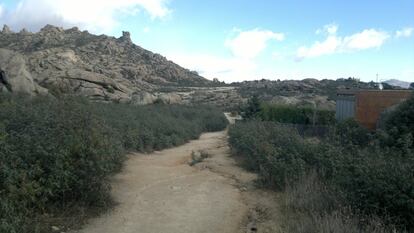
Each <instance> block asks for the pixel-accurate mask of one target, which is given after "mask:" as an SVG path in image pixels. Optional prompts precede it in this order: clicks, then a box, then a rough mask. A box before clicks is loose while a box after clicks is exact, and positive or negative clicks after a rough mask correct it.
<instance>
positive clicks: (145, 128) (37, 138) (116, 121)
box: [0, 95, 227, 232]
mask: <svg viewBox="0 0 414 233" xmlns="http://www.w3.org/2000/svg"><path fill="white" fill-rule="evenodd" d="M226 125H227V120H226V119H225V117H224V115H223V114H222V113H221V112H219V111H218V110H216V109H213V108H209V107H185V106H142V107H136V106H130V105H123V104H103V103H91V102H88V101H87V100H85V99H80V98H71V97H62V98H59V99H52V98H47V97H33V98H28V97H25V96H17V97H16V96H9V95H1V96H0V177H1V179H0V203H1V205H0V222H1V226H0V232H26V231H27V229H29V228H30V226H28V225H27V223H28V220H29V219H33V217H34V215H37V214H41V213H45V212H48V211H49V210H50V209H52V208H53V209H55V208H62V207H64V206H65V205H67V204H68V203H79V204H81V205H84V206H98V205H104V204H105V202H106V200H107V198H108V195H107V194H108V190H109V185H108V182H107V178H108V176H109V175H110V174H112V173H114V172H117V171H118V170H119V169H120V168H121V166H122V162H123V161H124V159H125V156H124V155H125V151H126V150H137V151H152V150H159V149H164V148H167V147H171V146H175V145H180V144H182V143H184V142H186V141H188V140H190V139H194V138H197V137H198V136H199V135H200V133H201V132H203V131H215V130H222V129H224V128H225V127H226ZM26 228H27V229H26Z"/></svg>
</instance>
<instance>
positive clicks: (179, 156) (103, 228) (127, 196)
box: [77, 131, 274, 233]
mask: <svg viewBox="0 0 414 233" xmlns="http://www.w3.org/2000/svg"><path fill="white" fill-rule="evenodd" d="M199 150H205V151H208V153H209V155H210V156H209V158H208V159H206V160H205V161H204V162H202V163H199V164H197V165H195V166H193V167H191V166H189V165H188V161H189V160H190V157H191V152H192V151H199ZM255 179H256V175H254V174H251V173H248V172H246V171H244V170H243V169H241V168H239V166H237V163H236V162H235V161H234V159H233V158H231V156H230V151H229V147H228V144H227V132H226V131H223V132H217V133H206V134H203V135H202V136H201V137H200V139H198V140H194V141H191V142H190V143H187V144H185V145H183V146H180V147H176V148H172V149H168V150H164V151H161V152H155V153H152V154H148V155H146V154H138V153H136V154H131V155H129V159H128V161H127V162H126V165H125V168H124V170H123V171H122V172H121V173H120V174H118V175H116V176H115V177H114V179H113V181H112V187H113V191H112V196H113V197H114V199H115V201H116V203H118V204H117V205H116V207H115V208H114V209H113V210H112V211H110V212H109V213H107V214H104V215H103V216H101V217H99V218H97V219H92V220H91V221H90V222H89V224H87V225H86V226H85V227H84V228H83V229H82V230H80V231H77V232H79V233H202V232H206V233H207V232H209V233H211V232H214V233H216V232H217V233H236V232H243V233H246V232H251V229H250V228H253V232H256V231H254V230H255V227H256V225H257V223H256V221H257V219H258V217H257V216H256V215H257V214H256V212H257V211H256V210H257V206H258V205H259V204H258V203H256V202H257V200H258V199H261V198H262V197H264V196H265V195H264V194H263V192H259V191H257V190H256V189H255V188H254V185H253V184H254V180H255ZM249 190H251V191H249ZM255 190H256V191H255ZM258 192H259V193H258ZM264 200H266V198H265V199H264ZM267 200H268V199H267ZM273 225H274V224H273ZM258 232H267V230H266V231H258Z"/></svg>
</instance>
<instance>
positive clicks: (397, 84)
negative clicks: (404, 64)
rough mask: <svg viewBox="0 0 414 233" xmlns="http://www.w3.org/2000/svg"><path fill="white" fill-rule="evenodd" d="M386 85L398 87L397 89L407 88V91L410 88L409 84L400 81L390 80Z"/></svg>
mask: <svg viewBox="0 0 414 233" xmlns="http://www.w3.org/2000/svg"><path fill="white" fill-rule="evenodd" d="M385 83H387V84H389V85H392V86H397V87H401V88H407V89H408V88H409V87H410V83H409V82H404V81H401V80H398V79H390V80H387V81H385Z"/></svg>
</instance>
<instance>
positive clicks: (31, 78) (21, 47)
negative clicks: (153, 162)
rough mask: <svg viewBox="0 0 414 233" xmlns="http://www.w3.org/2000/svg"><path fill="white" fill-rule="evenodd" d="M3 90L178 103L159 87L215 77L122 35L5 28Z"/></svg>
mask: <svg viewBox="0 0 414 233" xmlns="http://www.w3.org/2000/svg"><path fill="white" fill-rule="evenodd" d="M0 48H2V49H1V50H0V71H1V76H0V90H1V91H9V92H10V91H11V92H25V93H28V94H31V95H34V94H38V93H47V92H49V93H50V94H52V95H53V94H55V93H57V92H60V93H64V94H74V95H82V96H86V97H88V98H90V99H93V100H98V101H117V102H132V103H134V102H135V101H136V103H135V104H148V103H152V102H154V101H156V100H157V99H161V100H162V101H163V102H166V103H176V102H179V101H180V98H178V97H177V95H175V94H168V93H164V94H156V93H155V90H156V89H159V88H160V87H164V86H170V87H180V86H208V85H210V84H211V82H210V81H208V80H206V79H204V78H203V77H201V76H199V75H197V74H195V73H193V72H191V71H189V70H187V69H184V68H182V67H180V66H178V65H176V64H174V63H173V62H171V61H169V60H167V59H166V58H165V57H163V56H161V55H159V54H154V53H152V52H150V51H147V50H145V49H143V48H141V47H139V46H137V45H135V44H133V43H132V40H131V37H130V33H129V32H123V35H122V37H120V38H118V39H117V38H114V37H109V36H106V35H100V36H96V35H92V34H90V33H88V32H87V31H80V30H79V29H78V28H76V27H75V28H71V29H67V30H64V29H63V28H59V27H54V26H51V25H47V26H45V27H44V28H42V29H41V30H40V32H38V33H30V32H28V31H26V30H22V31H21V32H19V33H14V32H12V31H11V30H10V28H9V27H7V26H6V25H5V26H4V28H3V30H2V31H1V32H0Z"/></svg>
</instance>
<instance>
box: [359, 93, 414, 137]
mask: <svg viewBox="0 0 414 233" xmlns="http://www.w3.org/2000/svg"><path fill="white" fill-rule="evenodd" d="M412 93H413V92H412V91H360V92H358V93H357V94H356V113H355V117H356V120H357V121H358V122H359V123H360V124H361V125H363V126H365V127H367V128H368V129H372V130H375V129H376V127H377V121H378V119H379V117H380V115H381V113H382V112H383V111H384V110H385V109H387V108H389V107H391V106H393V105H396V104H399V103H401V102H403V101H404V100H406V99H408V98H409V97H410V96H411V95H412Z"/></svg>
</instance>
